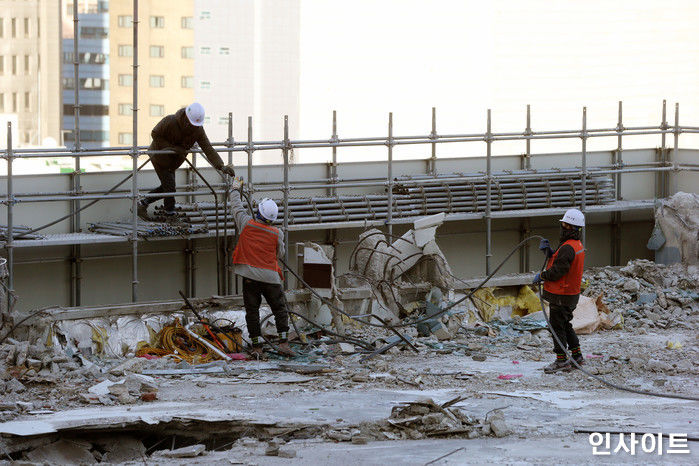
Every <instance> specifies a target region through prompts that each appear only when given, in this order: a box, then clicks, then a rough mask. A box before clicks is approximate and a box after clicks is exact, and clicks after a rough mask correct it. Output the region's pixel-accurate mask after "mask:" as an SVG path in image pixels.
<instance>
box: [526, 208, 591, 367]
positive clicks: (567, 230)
mask: <svg viewBox="0 0 699 466" xmlns="http://www.w3.org/2000/svg"><path fill="white" fill-rule="evenodd" d="M584 226H585V215H583V213H582V212H580V211H579V210H578V209H569V210H568V211H566V213H565V215H563V218H562V219H561V232H560V244H559V246H558V249H556V250H555V251H553V250H552V249H551V246H550V244H549V241H548V240H547V239H542V240H541V242H540V244H539V249H540V250H542V251H544V253H545V254H546V257H548V261H547V263H546V270H544V271H543V272H541V273H537V274H536V276H535V277H534V284H539V283H541V282H542V281H543V282H544V292H543V295H542V296H543V298H544V299H545V300H546V301H548V303H549V309H550V313H549V320H550V322H551V327H552V328H553V330H554V332H555V335H556V336H558V339H559V340H560V341H561V343H562V344H563V345H566V346H567V348H568V351H570V353H571V356H572V358H573V359H574V360H575V362H577V363H578V365H582V364H583V363H584V360H583V356H582V353H581V352H580V341H579V340H578V336H577V335H576V334H575V330H573V325H572V324H571V321H572V320H573V310H574V309H575V307H576V306H577V305H578V299H579V298H580V284H581V282H582V275H583V266H584V264H585V248H583V244H582V242H580V234H581V233H582V229H583V227H584ZM552 336H553V335H552ZM553 351H554V353H556V360H555V361H554V362H553V363H552V364H550V365H548V366H546V367H545V368H544V372H546V373H547V374H552V373H554V372H559V371H563V372H567V371H570V370H571V369H572V368H573V367H575V366H574V365H573V364H572V363H571V361H569V360H568V359H567V358H566V355H565V350H564V348H562V347H561V346H560V345H559V344H558V341H557V340H556V338H555V336H554V337H553Z"/></svg>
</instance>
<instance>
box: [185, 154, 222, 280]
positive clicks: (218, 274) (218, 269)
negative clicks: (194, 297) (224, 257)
mask: <svg viewBox="0 0 699 466" xmlns="http://www.w3.org/2000/svg"><path fill="white" fill-rule="evenodd" d="M184 160H185V162H187V163H188V164H189V166H190V167H191V168H192V170H194V173H196V174H197V176H198V177H199V178H201V180H202V181H203V182H204V184H206V186H207V187H208V188H209V191H211V194H212V195H213V196H214V204H215V205H216V290H217V291H218V293H221V240H220V237H219V233H218V196H217V195H216V191H215V190H214V188H212V187H211V185H210V184H209V182H208V181H206V178H204V177H203V176H202V174H201V173H199V170H197V167H195V166H194V164H193V163H192V162H190V161H189V159H188V158H186V157H185V159H184ZM226 215H228V214H227V213H226Z"/></svg>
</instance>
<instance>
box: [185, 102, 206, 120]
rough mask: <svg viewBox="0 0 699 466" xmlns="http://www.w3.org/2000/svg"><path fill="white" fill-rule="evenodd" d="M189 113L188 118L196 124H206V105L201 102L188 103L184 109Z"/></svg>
mask: <svg viewBox="0 0 699 466" xmlns="http://www.w3.org/2000/svg"><path fill="white" fill-rule="evenodd" d="M184 112H185V113H186V114H187V119H188V120H189V122H190V123H191V124H193V125H194V126H204V106H203V105H202V104H200V103H199V102H194V103H193V104H189V105H187V109H186V110H185V111H184Z"/></svg>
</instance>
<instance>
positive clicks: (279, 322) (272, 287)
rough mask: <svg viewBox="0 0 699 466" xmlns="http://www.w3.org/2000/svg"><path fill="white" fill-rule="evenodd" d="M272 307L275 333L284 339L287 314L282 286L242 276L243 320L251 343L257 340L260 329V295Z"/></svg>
mask: <svg viewBox="0 0 699 466" xmlns="http://www.w3.org/2000/svg"><path fill="white" fill-rule="evenodd" d="M263 296H264V297H265V301H267V304H269V307H270V308H272V314H274V323H275V324H276V326H277V333H278V334H279V335H280V337H281V338H282V339H286V334H287V332H288V331H289V314H288V313H287V311H286V298H285V296H284V290H283V289H282V286H281V285H279V284H276V283H264V282H259V281H257V280H252V279H250V278H246V277H244V278H243V304H244V305H245V322H247V324H248V334H249V336H250V339H251V340H252V342H253V344H257V343H258V342H259V338H260V335H261V334H262V330H261V328H260V304H261V303H262V297H263Z"/></svg>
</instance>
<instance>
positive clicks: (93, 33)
mask: <svg viewBox="0 0 699 466" xmlns="http://www.w3.org/2000/svg"><path fill="white" fill-rule="evenodd" d="M80 37H81V38H82V39H106V38H107V37H109V30H108V29H107V28H103V27H87V26H84V27H82V28H81V29H80Z"/></svg>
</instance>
